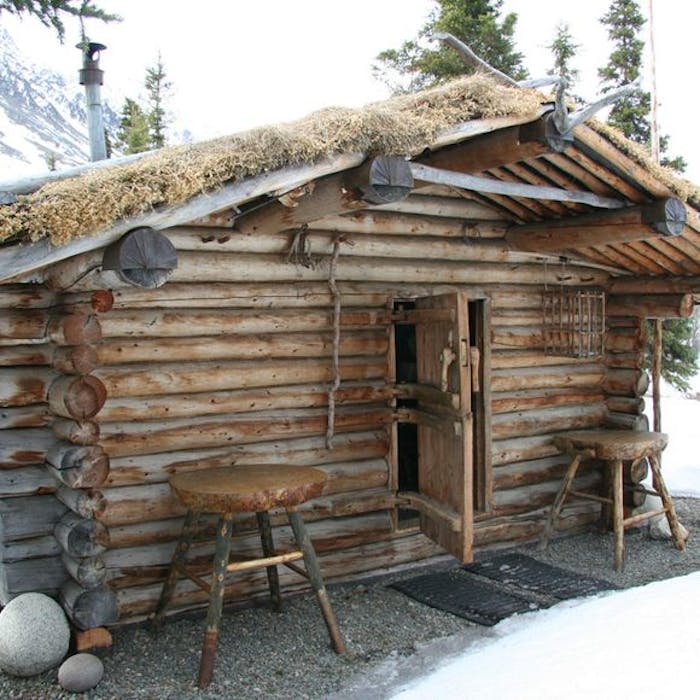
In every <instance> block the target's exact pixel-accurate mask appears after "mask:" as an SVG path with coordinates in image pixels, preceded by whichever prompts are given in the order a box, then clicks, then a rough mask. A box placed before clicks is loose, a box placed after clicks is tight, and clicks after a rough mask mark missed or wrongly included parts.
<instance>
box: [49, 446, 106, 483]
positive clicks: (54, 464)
mask: <svg viewBox="0 0 700 700" xmlns="http://www.w3.org/2000/svg"><path fill="white" fill-rule="evenodd" d="M46 466H47V468H48V470H49V473H50V474H51V475H52V476H54V477H55V478H56V479H57V480H58V481H59V482H61V483H63V484H65V485H66V486H68V487H69V488H72V489H83V488H93V487H95V486H100V485H101V484H103V483H104V482H105V480H106V478H107V475H108V474H109V458H108V457H107V455H106V454H105V451H104V449H103V448H102V447H101V446H100V445H71V444H70V443H60V444H58V445H56V446H55V447H52V448H51V449H50V450H49V451H48V453H47V455H46Z"/></svg>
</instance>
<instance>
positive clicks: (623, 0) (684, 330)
mask: <svg viewBox="0 0 700 700" xmlns="http://www.w3.org/2000/svg"><path fill="white" fill-rule="evenodd" d="M601 22H602V23H603V24H604V25H606V26H607V27H608V37H609V38H610V40H611V41H612V43H613V47H614V48H613V51H612V53H611V54H610V58H609V60H608V63H607V64H606V65H605V67H603V68H601V69H600V70H599V71H598V75H599V77H600V78H601V80H602V83H603V90H604V91H608V90H612V89H614V88H616V87H621V86H622V85H627V84H629V83H631V82H633V81H634V80H636V79H637V78H638V77H639V76H640V75H641V72H642V58H643V51H644V41H642V39H640V38H639V33H640V32H641V30H642V28H643V27H644V24H645V23H646V19H645V18H644V16H643V15H642V12H641V10H640V8H639V5H638V3H637V2H635V0H613V2H611V4H610V8H609V10H608V12H607V13H606V14H605V15H604V16H603V17H602V18H601ZM650 115H651V97H650V95H649V93H648V92H645V91H644V90H641V89H640V90H636V91H635V92H634V93H632V94H631V95H629V96H627V97H623V98H622V99H620V100H619V101H618V102H617V103H616V104H615V107H613V109H612V110H611V112H610V116H609V118H608V123H609V124H612V125H613V126H615V127H617V128H618V129H620V130H621V131H622V132H623V133H624V134H625V136H627V138H629V139H631V140H632V141H636V142H637V143H640V144H643V145H645V146H647V147H649V145H650V142H651V116H650ZM660 142H661V148H662V151H663V150H665V146H666V144H667V142H668V139H667V137H662V138H661V139H660ZM662 162H663V163H664V164H669V165H675V166H676V167H677V169H681V170H682V169H683V168H684V167H685V161H684V160H683V158H676V159H675V160H674V161H669V160H667V159H666V160H665V161H662ZM692 335H693V328H692V322H691V321H690V320H686V319H666V320H665V321H664V322H663V342H662V361H661V375H662V376H663V378H664V379H665V380H666V381H668V382H669V383H670V384H672V385H673V386H675V387H677V388H679V389H681V390H684V391H685V390H687V389H688V386H689V385H688V379H690V377H692V376H693V375H694V374H695V373H696V372H697V371H698V366H697V360H696V356H695V352H694V350H693V348H692ZM650 337H653V334H650ZM649 354H651V352H649Z"/></svg>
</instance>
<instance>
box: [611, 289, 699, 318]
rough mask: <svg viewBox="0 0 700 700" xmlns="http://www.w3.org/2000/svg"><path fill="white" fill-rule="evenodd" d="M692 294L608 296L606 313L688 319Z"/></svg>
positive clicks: (692, 301) (690, 313) (691, 312)
mask: <svg viewBox="0 0 700 700" xmlns="http://www.w3.org/2000/svg"><path fill="white" fill-rule="evenodd" d="M693 307H694V297H693V295H692V294H657V295H651V294H648V295H641V294H640V295H637V296H632V295H620V296H610V297H608V301H607V308H606V311H607V313H608V314H610V315H611V316H612V315H615V316H641V317H642V318H690V317H691V316H692V315H693Z"/></svg>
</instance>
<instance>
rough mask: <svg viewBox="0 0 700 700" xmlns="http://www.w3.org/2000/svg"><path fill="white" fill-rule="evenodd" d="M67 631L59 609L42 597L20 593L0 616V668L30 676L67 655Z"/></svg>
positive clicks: (42, 595)
mask: <svg viewBox="0 0 700 700" xmlns="http://www.w3.org/2000/svg"><path fill="white" fill-rule="evenodd" d="M69 642H70V627H69V626H68V621H67V620H66V616H65V613H64V612H63V609H62V608H61V606H60V605H59V604H58V603H57V602H56V601H55V600H53V598H49V597H48V596H47V595H44V594H43V593H23V594H22V595H20V596H17V597H16V598H14V599H13V600H11V601H10V602H9V603H8V604H7V605H6V606H5V608H4V609H3V611H2V612H0V668H2V669H3V671H5V672H6V673H9V674H11V675H13V676H34V675H36V674H38V673H42V672H43V671H46V670H47V669H49V668H53V667H54V666H58V664H60V663H61V660H62V659H63V657H64V656H65V655H66V654H67V653H68V644H69Z"/></svg>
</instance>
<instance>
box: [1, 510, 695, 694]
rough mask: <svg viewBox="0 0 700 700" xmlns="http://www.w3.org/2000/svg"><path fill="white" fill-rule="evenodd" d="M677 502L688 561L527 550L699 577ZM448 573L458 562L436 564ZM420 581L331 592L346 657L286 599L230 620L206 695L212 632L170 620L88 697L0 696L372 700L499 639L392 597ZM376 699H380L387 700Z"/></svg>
mask: <svg viewBox="0 0 700 700" xmlns="http://www.w3.org/2000/svg"><path fill="white" fill-rule="evenodd" d="M675 503H676V509H677V511H678V516H679V519H680V520H681V522H682V523H683V524H684V525H685V526H686V527H687V528H688V529H689V530H690V532H691V538H690V540H689V542H688V548H687V551H686V553H681V552H679V551H677V550H676V549H675V547H674V546H673V544H672V543H670V542H669V541H653V540H649V539H648V537H647V536H646V534H644V533H643V532H641V531H630V532H628V533H627V535H626V542H625V547H626V555H627V563H626V567H625V571H624V572H623V573H619V574H618V573H615V571H614V569H613V567H612V551H613V550H612V535H610V534H606V535H599V534H594V533H587V534H583V535H578V536H575V537H569V538H565V539H558V540H554V541H552V542H551V543H550V545H549V548H548V549H547V550H546V551H545V552H539V551H537V550H535V549H534V548H532V547H523V548H521V549H520V551H523V552H525V553H527V554H529V555H531V556H534V557H536V558H537V559H540V560H542V561H546V562H549V563H551V564H555V565H559V566H563V567H565V568H568V569H571V570H574V571H580V572H581V573H585V574H587V575H589V576H595V577H598V578H602V579H606V580H608V581H611V582H613V583H615V584H617V585H618V586H621V587H631V586H638V585H642V584H645V583H649V582H650V581H655V580H659V579H664V578H671V577H673V576H682V575H684V574H687V573H690V572H692V571H697V570H700V536H699V534H700V499H682V498H677V499H675ZM484 558H486V556H485V557H484ZM446 566H448V567H449V566H454V562H453V561H449V560H448V561H445V560H443V561H441V562H440V563H438V564H435V565H434V567H440V568H444V567H446ZM412 575H415V570H411V571H403V572H401V573H395V574H392V575H390V576H385V577H378V578H375V579H373V580H371V581H364V582H358V583H351V584H343V585H336V586H331V587H330V595H331V600H332V603H333V606H334V608H335V611H336V615H337V617H338V620H339V622H340V626H341V629H342V631H343V633H344V635H345V638H346V641H347V644H348V648H349V653H348V654H346V655H344V656H337V655H336V654H334V653H333V652H332V651H331V649H330V647H329V643H328V637H327V634H326V629H325V626H324V624H323V621H322V618H321V615H320V612H319V610H318V607H317V606H316V602H315V599H314V598H313V597H312V596H308V595H305V596H299V597H295V598H292V599H289V600H286V601H285V604H284V606H283V608H284V609H283V612H281V613H277V614H275V613H273V612H272V611H270V610H268V609H267V608H251V609H246V610H242V611H228V612H226V613H225V614H224V619H223V620H222V625H221V638H220V641H219V651H218V656H217V661H216V667H215V671H214V680H213V681H212V684H211V685H210V686H209V688H208V689H207V690H206V691H200V690H198V689H197V688H196V684H195V681H196V674H197V668H198V663H199V651H200V644H201V639H202V633H203V618H202V616H201V615H200V616H198V617H196V618H195V617H193V618H185V619H179V620H170V621H168V622H167V623H166V625H165V628H164V630H163V631H162V632H161V634H160V635H159V636H158V637H154V636H152V635H151V633H150V632H149V631H148V629H146V628H145V627H131V628H126V629H120V630H117V631H115V633H114V648H113V650H112V653H111V655H110V656H108V657H107V658H105V659H104V665H105V677H104V679H103V680H102V682H101V683H100V685H99V686H98V687H97V688H96V689H94V690H93V691H91V692H89V693H84V694H73V693H66V692H65V691H62V690H61V688H60V687H59V686H58V684H57V681H56V671H55V670H53V671H47V672H46V673H44V674H41V675H39V676H36V677H33V678H28V679H22V678H13V677H11V676H7V675H5V674H3V673H1V672H0V698H3V699H7V700H9V699H15V698H17V699H19V698H22V699H26V700H44V699H49V698H51V699H52V700H53V699H57V698H86V699H88V698H89V699H90V700H97V699H98V698H99V699H104V700H107V699H112V698H119V699H120V700H122V699H123V700H127V699H132V698H133V699H140V700H156V699H157V700H161V699H166V698H167V699H172V700H175V699H178V700H179V699H181V698H182V699H187V698H197V699H200V700H204V699H207V698H217V699H221V698H246V699H248V698H255V697H260V698H266V699H267V698H285V699H286V698H294V699H297V698H329V697H332V698H337V699H338V700H340V699H341V698H343V699H350V698H367V697H370V696H369V695H368V694H367V691H366V690H363V688H365V689H366V688H368V687H373V688H377V687H378V686H380V685H381V684H382V683H381V682H379V681H377V683H374V684H373V683H372V682H371V679H372V678H374V679H375V680H377V679H380V680H381V679H384V681H386V676H388V675H391V674H397V673H400V674H401V676H402V678H403V679H404V680H405V676H408V675H416V674H419V673H421V672H423V671H424V670H426V669H425V668H424V666H425V665H426V664H428V665H429V663H430V662H428V661H426V660H425V659H424V658H423V657H422V656H421V652H422V650H424V649H425V648H426V646H427V645H428V644H430V645H431V649H432V655H431V658H432V659H433V660H434V658H435V651H434V650H435V644H436V642H435V640H440V641H438V642H437V645H438V646H437V648H438V649H440V648H443V649H444V653H445V654H450V653H455V652H456V651H457V650H458V649H459V648H464V646H465V645H467V644H469V643H470V642H472V641H474V640H476V639H479V638H483V637H485V636H489V634H490V633H489V631H488V629H487V628H483V627H479V626H478V625H474V624H472V623H470V622H468V621H466V620H463V619H461V618H459V617H455V616H453V615H451V614H449V613H443V612H440V611H437V610H433V609H432V608H429V607H427V606H425V605H422V604H420V603H417V602H415V601H413V600H411V599H410V598H408V597H407V596H404V595H403V594H401V593H398V592H397V591H395V590H393V589H391V588H387V584H388V583H390V582H391V581H393V580H397V579H399V578H405V577H410V576H412ZM440 645H442V647H441V646H440ZM377 692H378V691H373V692H372V697H375V698H376V697H380V695H381V693H379V694H377Z"/></svg>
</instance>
